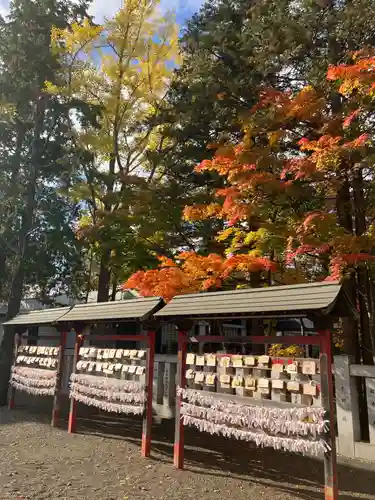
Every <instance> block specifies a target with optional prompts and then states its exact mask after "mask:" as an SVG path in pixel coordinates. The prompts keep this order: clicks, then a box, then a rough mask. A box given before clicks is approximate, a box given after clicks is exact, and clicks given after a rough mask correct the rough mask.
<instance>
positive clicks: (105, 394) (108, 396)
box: [71, 382, 146, 404]
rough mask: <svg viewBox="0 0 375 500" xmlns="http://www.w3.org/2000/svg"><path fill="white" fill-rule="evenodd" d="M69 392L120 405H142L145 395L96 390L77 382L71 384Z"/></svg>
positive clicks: (111, 389) (141, 393) (112, 390)
mask: <svg viewBox="0 0 375 500" xmlns="http://www.w3.org/2000/svg"><path fill="white" fill-rule="evenodd" d="M71 390H72V392H74V393H80V394H82V395H85V396H93V397H95V398H100V399H103V400H106V401H109V402H117V401H119V402H121V403H138V404H144V403H145V401H146V395H145V393H144V392H134V393H131V392H124V391H118V390H114V389H113V388H110V389H98V388H97V387H91V386H88V385H83V384H79V383H77V382H72V384H71Z"/></svg>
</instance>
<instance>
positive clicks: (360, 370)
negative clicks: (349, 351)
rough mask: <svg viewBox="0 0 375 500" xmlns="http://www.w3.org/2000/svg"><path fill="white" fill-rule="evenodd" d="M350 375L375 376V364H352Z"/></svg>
mask: <svg viewBox="0 0 375 500" xmlns="http://www.w3.org/2000/svg"><path fill="white" fill-rule="evenodd" d="M350 375H351V376H352V377H367V378H375V366H364V365H351V366H350Z"/></svg>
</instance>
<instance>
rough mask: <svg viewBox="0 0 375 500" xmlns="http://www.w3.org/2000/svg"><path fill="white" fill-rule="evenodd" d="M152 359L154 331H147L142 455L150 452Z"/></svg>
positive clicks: (144, 455) (146, 455) (147, 455)
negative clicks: (145, 399) (145, 398)
mask: <svg viewBox="0 0 375 500" xmlns="http://www.w3.org/2000/svg"><path fill="white" fill-rule="evenodd" d="M154 360H155V332H153V331H149V332H148V342H147V350H146V385H145V393H146V397H147V401H146V411H145V414H144V416H143V425H142V457H149V456H150V453H151V433H152V395H153V388H154Z"/></svg>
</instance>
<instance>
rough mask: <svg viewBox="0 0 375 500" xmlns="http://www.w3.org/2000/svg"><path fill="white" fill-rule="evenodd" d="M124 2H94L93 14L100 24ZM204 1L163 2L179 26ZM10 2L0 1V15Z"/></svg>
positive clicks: (109, 0)
mask: <svg viewBox="0 0 375 500" xmlns="http://www.w3.org/2000/svg"><path fill="white" fill-rule="evenodd" d="M122 1H123V0H93V2H92V7H91V12H92V14H94V15H95V17H96V19H97V21H98V22H100V21H102V20H103V18H104V17H110V16H112V15H113V14H114V13H115V12H116V11H117V10H118V9H119V8H120V7H121V4H122ZM201 4H202V0H161V7H162V9H163V10H167V9H173V10H175V11H176V15H177V22H178V24H184V22H185V21H186V20H187V19H189V18H190V17H191V16H192V15H193V14H194V12H196V11H197V10H199V7H200V5H201ZM8 5H9V0H0V14H6V13H7V9H8Z"/></svg>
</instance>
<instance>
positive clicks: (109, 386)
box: [70, 373, 145, 393]
mask: <svg viewBox="0 0 375 500" xmlns="http://www.w3.org/2000/svg"><path fill="white" fill-rule="evenodd" d="M70 381H71V383H77V384H80V385H85V386H87V387H92V388H93V389H104V390H112V391H119V392H132V393H135V392H137V393H141V392H144V390H145V386H144V384H142V383H141V382H138V381H136V380H134V381H133V380H120V379H118V378H109V377H103V376H100V375H99V376H97V375H85V374H82V373H72V375H71V377H70Z"/></svg>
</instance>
